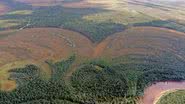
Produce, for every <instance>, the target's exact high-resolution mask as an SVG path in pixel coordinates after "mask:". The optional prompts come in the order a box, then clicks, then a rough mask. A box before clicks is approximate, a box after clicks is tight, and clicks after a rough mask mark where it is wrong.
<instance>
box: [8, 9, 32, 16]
mask: <svg viewBox="0 0 185 104" xmlns="http://www.w3.org/2000/svg"><path fill="white" fill-rule="evenodd" d="M32 12H33V11H31V10H17V11H12V12H8V13H7V14H8V15H29V14H32Z"/></svg>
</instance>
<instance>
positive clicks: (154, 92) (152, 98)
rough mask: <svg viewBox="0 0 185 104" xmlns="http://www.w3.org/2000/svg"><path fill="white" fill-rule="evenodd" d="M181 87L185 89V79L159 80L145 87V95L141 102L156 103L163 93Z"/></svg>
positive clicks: (143, 103) (144, 103) (142, 103)
mask: <svg viewBox="0 0 185 104" xmlns="http://www.w3.org/2000/svg"><path fill="white" fill-rule="evenodd" d="M179 89H185V81H183V82H173V81H167V82H157V83H155V84H153V85H151V86H150V87H148V88H146V89H145V91H144V96H143V97H142V99H141V104H154V103H155V102H156V100H157V99H159V97H160V96H161V94H162V93H164V92H166V91H173V90H179Z"/></svg>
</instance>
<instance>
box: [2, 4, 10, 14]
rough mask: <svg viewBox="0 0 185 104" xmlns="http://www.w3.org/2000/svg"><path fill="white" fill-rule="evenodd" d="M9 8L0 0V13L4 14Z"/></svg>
mask: <svg viewBox="0 0 185 104" xmlns="http://www.w3.org/2000/svg"><path fill="white" fill-rule="evenodd" d="M9 10H10V8H9V7H8V6H7V5H5V4H4V3H3V2H1V1H0V15H3V14H5V13H6V12H8V11H9Z"/></svg>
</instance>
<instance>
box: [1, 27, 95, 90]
mask: <svg viewBox="0 0 185 104" xmlns="http://www.w3.org/2000/svg"><path fill="white" fill-rule="evenodd" d="M0 34H1V35H3V34H4V35H3V37H2V38H0V54H1V55H2V57H0V65H1V71H3V72H1V73H2V74H3V73H7V71H8V70H10V69H12V68H15V67H19V64H18V65H17V64H11V65H9V63H12V62H13V63H16V62H19V61H21V62H23V63H21V64H23V65H27V64H34V65H37V66H39V67H41V68H42V69H45V71H44V72H45V73H47V75H48V74H49V73H50V70H49V68H47V65H45V64H46V63H44V61H46V60H53V61H58V60H61V59H65V58H66V57H68V56H70V55H71V54H73V53H75V54H77V55H79V56H82V57H89V56H90V55H91V54H92V52H93V51H92V50H93V49H92V44H91V41H89V40H88V39H87V38H86V37H84V36H82V35H80V34H79V33H76V32H72V31H69V30H64V29H54V28H33V29H25V30H22V31H7V32H2V33H0ZM29 60H32V61H29ZM24 61H26V62H27V61H29V62H27V63H25V62H24ZM6 64H7V65H8V67H6V68H5V67H4V66H3V65H6ZM7 65H6V66H7ZM3 76H4V77H2V78H3V80H4V81H5V80H7V78H8V75H7V74H3ZM3 80H2V81H3ZM4 81H3V82H2V83H4ZM3 88H4V87H3ZM7 90H9V89H7Z"/></svg>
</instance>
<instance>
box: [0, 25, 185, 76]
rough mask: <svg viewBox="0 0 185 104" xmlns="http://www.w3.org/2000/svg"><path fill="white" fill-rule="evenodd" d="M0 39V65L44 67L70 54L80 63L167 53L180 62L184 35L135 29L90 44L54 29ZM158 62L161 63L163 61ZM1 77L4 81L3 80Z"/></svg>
mask: <svg viewBox="0 0 185 104" xmlns="http://www.w3.org/2000/svg"><path fill="white" fill-rule="evenodd" d="M0 36H2V37H1V38H0V54H1V55H2V57H1V58H0V65H1V66H3V65H6V64H9V63H12V62H17V61H18V62H19V61H24V60H27V61H29V60H32V61H31V62H30V64H35V65H38V66H42V65H45V63H44V62H45V61H46V60H53V61H54V62H56V61H58V60H61V59H66V58H67V57H68V56H70V55H71V54H74V53H75V54H76V55H77V56H78V57H77V58H79V59H80V60H83V58H84V59H94V58H95V59H96V58H100V57H102V58H110V59H111V58H117V57H120V56H125V55H131V56H132V55H133V57H139V56H141V57H143V56H149V57H150V56H155V57H158V58H160V57H161V58H165V56H163V55H164V54H165V53H170V54H172V55H173V56H174V57H176V58H177V59H178V60H181V61H184V58H185V57H184V56H185V53H184V50H185V47H184V45H183V44H184V41H185V34H184V33H181V32H176V31H173V30H169V29H165V28H154V27H135V28H131V29H128V30H126V31H124V32H120V33H116V34H114V35H111V36H109V37H107V38H106V39H105V40H103V41H102V42H100V43H99V44H96V43H93V42H91V41H90V40H89V39H88V38H86V37H85V36H83V35H81V34H79V33H77V32H73V31H70V30H65V29H57V28H31V29H23V30H20V31H4V32H2V33H0ZM143 58H144V57H143ZM79 59H77V60H79ZM136 61H137V60H136ZM136 61H128V63H130V62H134V63H136ZM142 61H146V62H147V61H148V60H145V59H142ZM158 61H161V62H163V61H165V60H158ZM79 62H81V61H78V62H76V63H75V64H74V65H73V66H72V67H71V70H70V71H69V72H67V74H66V75H67V77H66V79H69V77H71V75H72V73H73V72H75V67H77V66H78V65H79V64H80V63H79ZM124 62H125V61H124ZM138 62H139V61H138ZM115 63H116V61H115ZM125 63H127V62H125ZM154 63H155V62H154ZM156 63H158V62H156ZM26 64H29V63H26ZM26 64H25V65H26ZM150 64H152V63H150ZM15 66H17V65H16V64H13V65H11V66H9V67H8V68H3V67H1V70H2V71H4V70H7V69H12V68H14V67H15ZM45 67H47V65H45ZM43 69H46V70H45V71H44V72H46V73H47V74H48V73H50V70H49V68H43ZM5 72H7V71H5ZM5 75H6V74H5ZM4 78H5V79H7V77H4Z"/></svg>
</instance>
